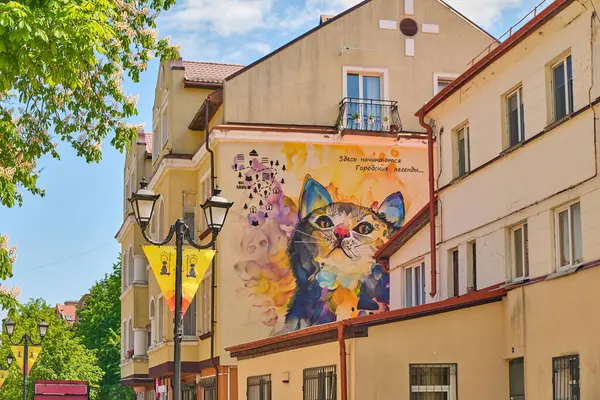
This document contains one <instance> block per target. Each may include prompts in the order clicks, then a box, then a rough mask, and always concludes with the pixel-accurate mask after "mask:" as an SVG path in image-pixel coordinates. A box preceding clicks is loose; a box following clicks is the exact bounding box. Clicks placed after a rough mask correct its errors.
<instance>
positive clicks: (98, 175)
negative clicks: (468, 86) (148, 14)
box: [0, 0, 551, 304]
mask: <svg viewBox="0 0 600 400" xmlns="http://www.w3.org/2000/svg"><path fill="white" fill-rule="evenodd" d="M384 1H400V0H384ZM416 1H421V0H416ZM539 1H540V0H535V1H532V0H447V3H449V4H450V5H452V6H453V7H455V8H456V9H458V10H459V11H461V12H462V13H464V14H465V15H466V16H467V17H469V18H471V19H472V20H474V21H475V22H477V23H478V24H480V25H481V26H482V27H483V28H485V29H487V30H488V31H489V32H491V33H492V34H494V35H496V36H499V35H501V34H502V33H504V32H505V31H506V30H507V29H508V28H509V27H510V25H512V24H513V23H515V22H516V21H517V20H518V19H520V17H521V16H523V15H525V14H526V13H527V12H528V11H529V10H530V9H532V8H533V7H534V6H535V5H536V4H538V3H539ZM356 3H358V1H357V0H179V1H178V4H177V5H176V6H175V7H173V8H172V9H171V10H169V11H168V12H166V13H164V14H163V15H161V17H160V18H159V28H160V34H161V36H164V35H170V36H171V37H172V43H174V44H181V45H182V49H181V53H182V56H183V58H184V59H188V60H202V61H217V62H229V63H239V64H247V63H250V62H252V61H254V60H256V59H258V58H260V57H262V56H263V55H265V54H267V53H269V52H270V51H272V50H274V49H276V48H277V47H279V46H281V45H283V44H285V43H286V42H288V41H290V40H291V39H293V38H294V37H296V36H298V35H300V34H302V33H304V32H305V31H307V30H309V29H311V28H312V27H314V26H315V25H316V24H317V22H318V20H319V15H320V14H336V13H339V12H340V11H342V10H344V9H346V8H348V7H351V6H353V5H354V4H356ZM546 3H551V0H547V1H546ZM157 69H158V64H157V63H156V62H153V63H151V65H150V68H149V70H148V71H146V72H145V73H144V74H143V75H142V77H141V80H140V82H139V83H137V84H132V83H131V82H129V83H128V84H126V86H125V88H126V90H127V91H128V92H129V93H130V94H135V93H139V95H140V101H139V103H138V111H139V115H138V116H137V117H135V118H133V119H132V122H136V123H146V127H147V128H148V127H150V125H151V107H152V103H153V94H154V87H155V83H156V77H157ZM107 143H108V141H107ZM60 152H61V157H62V159H61V161H56V160H50V159H43V160H42V162H41V163H40V164H41V166H43V168H44V170H43V172H42V174H41V178H40V185H41V186H42V187H44V188H46V189H47V196H46V197H45V198H39V197H34V196H30V195H26V196H25V204H24V206H23V207H22V208H13V209H6V208H2V207H0V233H7V234H9V236H10V243H11V244H17V245H18V246H19V249H18V258H17V262H16V264H15V270H14V272H15V276H14V277H13V278H12V279H10V280H9V281H8V282H7V283H8V284H9V285H19V286H20V287H21V296H20V298H19V299H20V300H21V301H26V300H28V299H29V298H31V297H42V298H44V299H46V301H48V302H49V303H50V304H54V303H56V302H63V301H65V300H75V299H79V298H80V297H81V295H83V294H84V293H86V291H87V290H88V288H89V287H90V286H91V285H92V284H93V283H94V282H95V281H96V280H98V279H100V278H102V277H103V276H104V274H105V273H106V272H109V271H110V270H111V265H112V263H113V262H114V261H115V260H116V258H117V255H118V253H119V251H120V247H119V245H118V244H117V242H116V240H115V239H114V235H115V233H116V232H117V230H118V229H119V227H120V225H121V222H122V218H123V211H122V208H123V206H122V204H123V202H122V187H123V155H121V154H119V153H118V152H117V151H115V150H114V149H112V148H111V147H110V146H108V145H105V146H104V158H103V160H102V162H101V163H99V164H86V163H85V162H84V161H82V160H80V159H78V158H77V157H76V156H75V155H74V153H73V152H72V151H71V149H70V148H69V147H68V146H67V145H66V144H64V143H63V144H61V146H60Z"/></svg>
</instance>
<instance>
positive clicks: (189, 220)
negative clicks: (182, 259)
mask: <svg viewBox="0 0 600 400" xmlns="http://www.w3.org/2000/svg"><path fill="white" fill-rule="evenodd" d="M182 213H183V222H185V224H186V225H187V226H188V228H189V229H190V235H191V236H192V237H193V238H196V233H197V232H196V192H189V191H186V192H183V210H182Z"/></svg>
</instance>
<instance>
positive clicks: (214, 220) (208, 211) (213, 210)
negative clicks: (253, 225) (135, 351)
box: [129, 180, 233, 400]
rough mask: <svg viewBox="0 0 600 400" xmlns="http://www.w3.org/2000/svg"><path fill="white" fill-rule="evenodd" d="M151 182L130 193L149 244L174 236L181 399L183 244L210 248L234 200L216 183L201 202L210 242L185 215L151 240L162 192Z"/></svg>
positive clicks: (175, 335) (175, 357)
mask: <svg viewBox="0 0 600 400" xmlns="http://www.w3.org/2000/svg"><path fill="white" fill-rule="evenodd" d="M147 186H148V184H147V183H146V182H145V180H142V182H141V183H140V189H139V190H138V191H137V192H136V193H133V194H132V195H131V199H129V202H130V203H131V205H132V207H133V213H134V215H135V220H136V221H137V223H138V225H139V226H140V229H141V231H142V235H143V236H144V239H146V240H147V241H148V242H149V243H150V244H153V245H155V246H164V245H166V244H168V243H169V242H170V241H171V240H172V239H173V236H175V250H176V260H175V321H174V325H175V328H174V330H173V340H174V342H175V346H174V354H173V361H174V364H175V370H174V377H173V380H174V382H173V392H174V393H173V394H174V396H173V399H174V400H179V399H180V396H181V340H182V339H183V327H182V323H181V322H182V316H181V300H182V274H183V273H182V264H183V244H184V241H187V243H189V244H190V245H191V246H193V247H195V248H197V249H200V250H204V249H208V248H210V247H212V246H213V244H215V242H216V240H217V236H218V235H219V232H220V231H221V228H223V224H224V223H225V218H227V213H228V211H229V209H230V208H231V206H232V205H233V203H230V202H229V201H227V199H225V198H223V197H220V196H219V194H220V193H221V190H220V189H219V188H218V187H217V188H215V189H214V192H213V196H212V197H211V198H210V199H208V200H206V202H205V203H204V204H202V210H203V211H204V217H205V218H206V222H207V223H208V227H209V228H210V230H211V232H212V237H211V240H210V243H208V244H205V245H202V244H200V243H197V242H196V241H194V237H193V234H192V232H190V229H189V227H188V226H187V225H186V224H185V223H184V222H183V220H182V219H178V220H177V221H176V222H175V224H174V225H171V228H170V229H169V233H168V235H167V237H166V238H165V239H164V240H162V241H155V240H152V239H151V238H150V237H148V235H147V234H146V228H147V227H148V225H149V224H150V220H151V219H152V215H153V213H154V206H155V205H156V202H157V201H158V199H159V197H160V196H159V195H157V194H155V193H154V192H152V191H151V190H150V189H148V188H147Z"/></svg>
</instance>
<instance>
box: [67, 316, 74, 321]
mask: <svg viewBox="0 0 600 400" xmlns="http://www.w3.org/2000/svg"><path fill="white" fill-rule="evenodd" d="M65 319H66V320H67V321H73V317H71V316H70V315H65Z"/></svg>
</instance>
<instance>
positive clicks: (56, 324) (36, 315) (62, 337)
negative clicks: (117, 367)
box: [0, 299, 103, 399]
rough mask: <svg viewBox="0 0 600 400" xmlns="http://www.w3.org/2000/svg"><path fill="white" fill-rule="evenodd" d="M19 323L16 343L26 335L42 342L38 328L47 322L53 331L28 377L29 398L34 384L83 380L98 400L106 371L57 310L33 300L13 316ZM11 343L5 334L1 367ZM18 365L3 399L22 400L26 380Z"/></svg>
mask: <svg viewBox="0 0 600 400" xmlns="http://www.w3.org/2000/svg"><path fill="white" fill-rule="evenodd" d="M10 317H11V318H12V319H13V320H14V321H15V322H16V324H17V325H16V328H15V333H14V335H13V340H17V339H20V338H21V337H22V335H23V334H24V333H25V332H27V333H28V334H30V335H31V336H32V337H33V338H34V340H36V341H39V336H38V328H37V324H38V323H39V322H40V321H42V320H45V321H46V322H47V323H48V324H49V325H50V327H49V328H48V332H47V334H46V337H45V339H44V341H43V342H42V352H41V353H40V356H39V358H38V360H37V361H36V363H35V364H34V365H33V368H32V369H31V372H30V374H29V381H28V384H29V385H28V386H29V389H28V395H29V398H30V399H33V383H34V381H36V380H40V379H59V380H82V381H87V382H89V383H90V386H91V388H92V389H93V391H92V399H98V389H99V384H100V380H101V379H102V375H103V371H102V369H101V368H100V367H99V366H98V360H97V358H96V355H95V354H94V351H93V350H89V349H87V348H86V347H85V346H84V344H83V343H82V341H81V339H79V338H78V337H77V336H76V335H75V332H73V329H71V327H69V326H68V325H67V324H66V323H65V321H63V320H62V319H60V318H58V316H57V315H56V314H55V312H54V308H52V307H50V306H49V305H48V304H47V303H46V302H45V301H44V300H42V299H35V300H34V299H32V300H30V301H29V302H28V303H26V304H23V305H19V306H18V308H17V310H16V311H13V312H11V313H10ZM10 351H11V350H10V343H9V340H8V336H7V335H6V333H3V334H2V347H1V348H0V364H3V363H5V361H4V360H6V357H7V356H8V354H9V352H10ZM14 364H15V365H13V366H11V367H10V374H9V376H8V378H7V379H6V382H5V383H4V385H3V386H2V388H1V389H0V398H2V399H20V398H22V396H23V376H22V374H21V371H20V370H19V368H18V367H17V366H16V362H15V363H14Z"/></svg>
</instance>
